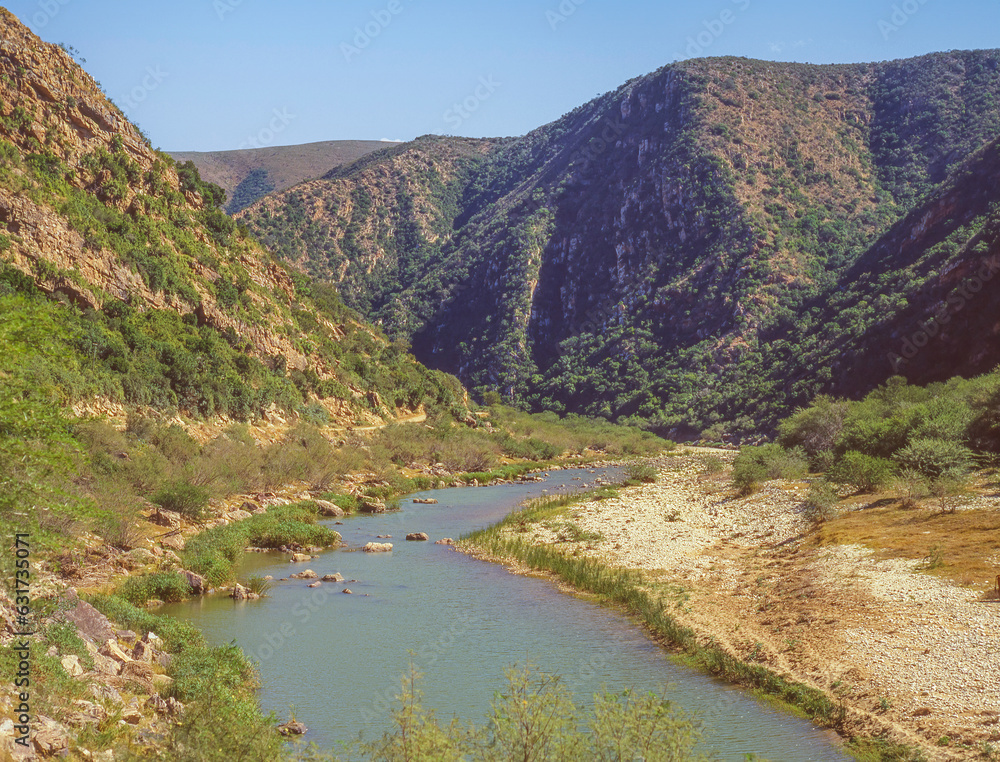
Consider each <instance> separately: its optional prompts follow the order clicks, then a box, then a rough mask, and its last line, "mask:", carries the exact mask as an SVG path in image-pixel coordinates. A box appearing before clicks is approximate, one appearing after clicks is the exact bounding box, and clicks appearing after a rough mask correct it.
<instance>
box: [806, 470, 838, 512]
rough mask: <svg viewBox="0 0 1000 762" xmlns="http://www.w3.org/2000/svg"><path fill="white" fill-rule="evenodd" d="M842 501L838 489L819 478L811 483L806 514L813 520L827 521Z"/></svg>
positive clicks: (807, 496)
mask: <svg viewBox="0 0 1000 762" xmlns="http://www.w3.org/2000/svg"><path fill="white" fill-rule="evenodd" d="M838 502H840V496H839V495H838V494H837V490H836V489H835V488H834V486H833V485H832V484H830V482H828V481H826V480H825V479H819V480H817V481H814V482H813V483H812V484H810V485H809V493H808V494H807V495H806V500H805V504H806V515H807V516H808V517H809V518H810V519H812V520H813V521H816V522H820V521H826V520H827V519H829V518H830V517H831V516H833V513H834V508H835V507H836V505H837V503H838Z"/></svg>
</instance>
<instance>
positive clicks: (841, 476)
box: [830, 450, 896, 492]
mask: <svg viewBox="0 0 1000 762" xmlns="http://www.w3.org/2000/svg"><path fill="white" fill-rule="evenodd" d="M895 473H896V465H895V464H894V463H893V462H892V461H891V460H887V459H885V458H879V457H876V456H873V455H865V454H864V453H861V452H857V451H856V450H849V451H848V452H845V453H844V454H843V456H841V458H840V459H839V460H838V461H837V463H836V464H835V465H834V467H833V468H832V469H831V470H830V478H831V479H832V480H833V481H835V482H838V483H840V484H853V485H854V486H855V487H856V488H857V489H858V490H859V491H861V492H874V491H876V490H878V489H881V488H882V487H885V486H886V485H888V484H889V482H890V481H891V480H892V477H893V476H894V475H895Z"/></svg>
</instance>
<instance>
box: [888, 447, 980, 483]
mask: <svg viewBox="0 0 1000 762" xmlns="http://www.w3.org/2000/svg"><path fill="white" fill-rule="evenodd" d="M895 460H896V461H898V462H899V463H900V464H902V465H903V466H904V467H905V468H910V469H913V470H914V471H917V472H919V473H921V474H923V475H924V476H927V477H930V478H931V479H937V478H940V477H942V476H949V477H960V476H963V475H964V474H967V473H968V472H969V469H970V468H971V466H972V451H971V450H970V449H969V448H968V447H965V446H964V445H962V444H959V443H958V442H956V441H953V440H947V439H933V438H925V439H915V440H913V441H912V442H910V443H909V444H908V445H906V447H904V448H903V449H902V450H900V451H899V452H897V453H896V455H895Z"/></svg>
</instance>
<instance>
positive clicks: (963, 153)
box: [243, 51, 1000, 431]
mask: <svg viewBox="0 0 1000 762" xmlns="http://www.w3.org/2000/svg"><path fill="white" fill-rule="evenodd" d="M998 95H1000V54H998V53H997V52H996V51H979V52H954V53H946V54H936V55H932V56H926V57H923V58H919V59H912V60H907V61H897V62H891V63H885V64H865V65H848V66H806V65H794V64H776V63H767V62H760V61H749V60H745V59H708V60H695V61H687V62H683V63H679V64H674V65H671V66H668V67H665V68H664V69H662V70H660V71H658V72H655V73H653V74H651V75H649V76H646V77H641V78H638V79H636V80H633V81H631V82H629V83H627V84H626V85H624V86H623V87H621V88H620V89H618V90H617V91H614V92H612V93H608V94H607V95H604V96H602V97H600V98H598V99H596V100H595V101H593V102H591V103H589V104H586V105H585V106H581V107H580V108H578V109H576V110H575V111H573V112H572V113H570V114H567V115H566V116H564V117H563V118H562V119H560V120H559V121H557V122H554V123H553V124H550V125H547V126H545V127H542V128H540V129H538V130H536V131H534V132H532V133H529V134H528V135H526V136H524V137H523V138H518V139H514V140H500V141H490V142H488V143H483V144H482V145H481V147H480V148H479V152H480V154H481V158H479V159H477V160H475V161H474V162H471V163H469V164H468V165H467V170H466V171H465V172H463V173H459V174H448V175H447V177H446V178H445V177H444V175H443V174H439V173H438V172H437V170H436V168H435V167H433V166H427V165H421V164H419V163H413V164H411V165H409V166H406V165H403V164H400V163H399V162H398V161H395V162H394V161H392V160H389V159H388V158H383V157H380V156H375V157H370V161H369V163H368V164H367V166H366V167H365V168H364V169H363V170H360V169H359V170H356V171H346V172H344V173H342V174H341V175H340V176H339V177H338V178H337V183H338V185H337V188H338V190H337V193H336V195H337V198H350V197H352V195H354V194H359V195H361V194H363V193H364V192H365V191H366V189H367V188H368V187H369V185H370V183H371V182H372V179H373V178H374V177H377V178H378V183H379V184H382V183H386V184H388V185H389V187H398V186H400V185H401V184H407V183H410V184H413V183H415V179H414V178H424V179H426V180H428V183H427V184H425V185H423V186H421V185H419V184H414V185H412V186H411V187H413V188H414V193H415V194H416V195H415V196H407V197H406V198H405V203H404V202H403V201H400V199H399V198H398V197H397V198H395V199H394V198H393V197H392V195H391V194H389V195H388V196H384V197H383V198H382V200H381V201H380V203H379V204H377V205H375V204H373V205H372V206H371V207H370V208H369V210H368V214H360V213H361V212H363V211H364V208H363V207H361V206H358V205H355V206H353V207H352V211H351V215H350V220H349V221H348V218H347V217H346V216H344V215H341V218H340V219H339V220H338V219H337V218H336V217H335V216H333V215H331V214H327V213H324V212H323V205H324V203H326V200H327V199H330V198H332V196H330V195H329V191H328V189H327V188H328V186H317V185H312V186H308V187H302V188H300V189H293V190H291V191H289V192H287V193H285V194H279V195H276V196H273V197H271V198H269V199H268V201H267V202H266V204H264V205H260V206H258V207H255V208H252V209H250V210H248V211H247V212H246V213H245V214H244V216H243V219H244V221H246V222H247V224H248V225H250V227H251V228H252V229H255V230H258V231H261V232H263V233H264V235H265V236H267V237H268V240H269V241H271V242H272V243H273V244H274V245H275V246H276V247H277V248H278V250H284V249H282V247H288V246H289V245H290V244H289V243H288V242H289V241H290V240H301V236H298V234H297V233H296V232H295V231H294V230H292V229H291V226H289V225H284V226H282V225H274V224H273V221H274V219H275V218H276V217H278V218H280V217H281V216H282V215H286V216H287V212H286V211H283V210H284V209H287V208H288V207H289V206H293V205H294V204H304V203H306V202H307V200H308V203H309V204H310V205H311V207H310V208H311V209H312V210H313V217H312V220H313V222H315V223H316V224H319V225H327V226H328V228H327V229H328V230H329V231H330V233H329V235H330V236H331V237H332V238H337V237H338V236H342V237H343V240H347V239H350V241H351V245H350V246H347V247H341V249H340V250H339V251H338V256H343V257H346V260H347V261H346V263H345V264H340V265H339V266H337V267H335V268H329V269H327V270H326V271H325V272H324V271H322V270H321V269H315V270H314V272H316V273H317V274H321V275H322V276H324V277H328V278H331V279H332V280H333V281H334V282H336V283H338V284H340V288H341V290H342V292H343V293H344V294H345V298H346V299H347V300H348V301H349V302H350V303H351V304H353V305H354V306H356V307H357V308H358V309H360V310H362V311H363V312H364V313H365V314H367V315H369V316H371V317H373V318H375V319H379V320H381V321H382V322H383V325H384V326H385V328H386V330H388V331H389V332H391V333H393V334H394V335H399V336H401V337H403V338H406V339H408V340H410V341H412V344H413V347H414V351H415V353H416V354H417V356H418V357H420V358H421V359H423V360H424V361H425V362H428V363H431V364H433V365H434V366H436V367H441V368H445V369H448V370H449V371H451V372H455V373H457V374H458V375H459V376H460V377H461V378H462V379H463V380H465V381H466V382H467V383H469V384H470V385H472V386H473V387H476V388H479V389H481V390H485V389H487V388H497V389H499V390H500V391H501V392H502V393H504V394H505V395H507V396H509V397H511V398H514V399H519V400H522V401H525V402H528V403H529V404H532V405H535V406H537V407H543V408H549V409H555V410H572V411H578V412H586V413H591V414H600V415H606V416H611V417H628V416H631V415H638V416H640V417H642V418H644V419H646V420H653V421H656V422H658V423H659V424H660V425H662V426H663V427H664V428H668V429H669V428H675V427H682V426H685V425H686V426H693V427H694V429H695V431H697V430H699V429H700V428H702V427H705V426H708V425H711V424H713V423H715V422H718V421H722V420H725V419H728V420H735V421H736V423H735V425H736V427H737V428H738V429H743V430H748V429H752V428H759V427H762V426H763V427H766V426H767V425H768V424H769V422H772V421H773V420H775V417H776V416H777V415H779V414H780V413H782V412H784V411H786V410H787V408H788V407H789V406H790V405H792V404H795V403H797V402H800V401H802V400H803V399H805V398H806V397H808V396H809V395H811V394H813V393H815V392H816V391H818V390H820V389H828V388H830V387H831V386H834V385H836V384H835V379H833V378H832V368H831V366H829V365H827V364H825V360H824V363H820V362H819V358H820V357H821V356H822V357H824V358H826V357H827V354H826V350H825V349H822V347H821V346H820V345H819V344H816V341H817V339H816V337H815V336H814V334H815V333H816V330H815V329H816V326H815V324H814V321H816V320H820V319H822V320H826V321H828V318H827V317H825V316H826V315H827V314H828V312H827V311H825V307H824V304H828V303H829V302H830V301H831V299H833V298H834V297H835V296H836V295H838V294H840V293H842V292H843V291H844V290H845V288H846V284H849V283H850V282H851V280H850V279H851V278H855V277H857V276H858V273H859V271H858V270H857V269H852V268H854V266H855V263H857V262H859V261H861V260H862V259H865V258H864V255H865V252H866V250H867V249H868V248H869V247H871V246H873V245H874V244H876V243H877V242H878V241H879V239H880V237H881V236H883V235H885V234H887V232H888V231H890V229H891V227H892V226H893V225H894V224H896V223H897V222H899V221H900V220H902V219H904V218H905V217H906V215H907V214H908V212H910V210H911V209H913V208H914V206H915V205H916V204H919V203H921V200H922V199H924V198H926V196H927V194H929V193H934V192H935V188H936V187H937V185H938V184H939V183H942V182H944V181H945V180H946V179H947V177H948V175H949V173H950V172H951V171H953V170H954V169H955V168H956V167H958V166H959V165H960V164H961V162H963V161H965V160H966V159H967V158H968V157H969V156H971V155H972V154H973V153H974V152H975V151H976V150H977V149H979V148H980V147H981V146H983V145H984V144H985V143H987V142H988V141H989V140H991V139H993V138H995V137H996V136H997V135H998V134H1000V98H998V97H997V96H998ZM424 142H425V143H427V142H428V141H426V140H425V141H424ZM436 145H437V146H439V147H441V148H443V149H446V150H447V151H448V152H450V153H449V155H454V154H455V153H456V147H455V146H456V145H457V142H456V141H451V140H448V139H438V140H437V142H436ZM463 145H465V146H467V145H468V144H467V142H466V143H465V144H463ZM398 150H399V151H400V152H401V153H406V152H408V151H412V152H418V151H419V150H420V149H419V143H417V144H413V145H412V146H409V147H403V148H401V149H398ZM376 167H377V169H376ZM438 178H442V179H438ZM442 184H443V185H444V186H445V187H447V188H448V193H449V194H450V197H452V198H454V199H455V200H456V203H454V204H449V205H443V204H440V203H435V204H431V206H433V208H434V209H435V212H434V214H433V218H434V219H435V220H436V221H437V224H439V225H440V229H441V230H442V231H443V234H442V236H441V237H440V239H438V240H440V241H441V242H442V243H441V245H440V246H435V247H434V249H433V251H432V253H430V254H428V253H427V250H426V248H425V246H424V243H423V241H422V240H416V241H412V240H408V239H407V238H406V237H405V236H403V235H401V234H400V231H401V230H402V229H403V228H402V227H401V226H396V227H395V228H393V227H392V226H386V225H385V224H383V223H384V221H385V220H387V219H388V220H398V219H407V218H412V217H413V215H412V214H409V213H408V212H407V211H406V209H407V208H409V207H411V206H414V205H416V206H418V207H419V204H420V199H421V198H424V199H429V198H433V194H428V193H427V192H426V188H428V187H433V188H440V187H441V186H442ZM956 203H963V202H961V201H956ZM265 209H266V212H265V211H264V210H265ZM320 220H325V222H323V221H320ZM268 225H270V227H267V226H268ZM449 226H450V229H448V228H449ZM920 245H921V244H920V243H919V242H917V243H916V244H915V246H918V247H919V246H920ZM390 250H392V251H393V252H394V254H393V255H392V256H388V257H387V256H384V254H380V253H379V252H383V253H384V252H387V251H390ZM305 251H306V249H305V248H300V249H299V250H297V251H296V252H293V253H292V254H293V255H294V256H293V258H297V259H299V260H302V259H303V258H308V257H307V256H306V255H305V253H304V252H305ZM286 253H288V252H286ZM373 253H374V254H373ZM872 256H874V255H868V257H867V259H870V258H871V257H872ZM867 259H865V261H867ZM311 261H312V262H314V263H315V261H316V258H315V257H313V258H312V260H311ZM376 263H378V264H376ZM402 263H406V264H405V266H403V265H402ZM359 264H360V265H362V266H361V267H360V268H359V267H358V265H359ZM866 319H867V320H869V321H870V320H874V319H875V317H874V316H873V315H872V316H869V317H868V318H866ZM821 325H822V324H821ZM870 327H871V325H870V324H865V325H864V326H862V327H861V328H859V331H860V332H861V333H864V331H866V330H867V329H868V328H870ZM847 335H850V334H849V333H848V334H844V336H845V337H846V336H847ZM765 337H768V341H764V340H763V339H764V338H765ZM774 337H780V338H774ZM771 339H773V341H775V342H780V344H779V345H778V346H777V347H772V346H771V345H770V343H769V341H770V340H771ZM830 341H833V339H832V338H831V340H830ZM828 343H829V342H828ZM824 346H825V345H824ZM998 359H1000V358H998ZM838 368H839V371H838V372H842V373H848V372H849V371H848V369H847V367H846V366H843V365H841V366H838ZM884 377H885V375H884V374H883V375H882V376H881V377H871V378H870V379H868V381H867V383H870V384H871V385H874V384H877V383H878V382H879V381H881V380H884ZM788 378H792V379H795V380H794V381H793V382H791V383H789V382H788V381H787V380H786V379H788Z"/></svg>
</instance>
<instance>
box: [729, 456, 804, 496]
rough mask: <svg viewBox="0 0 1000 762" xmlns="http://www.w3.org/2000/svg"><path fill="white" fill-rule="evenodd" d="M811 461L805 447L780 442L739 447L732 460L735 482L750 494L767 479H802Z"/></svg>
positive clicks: (741, 489) (745, 492)
mask: <svg viewBox="0 0 1000 762" xmlns="http://www.w3.org/2000/svg"><path fill="white" fill-rule="evenodd" d="M808 470H809V463H808V461H807V460H806V456H805V452H804V451H803V450H802V448H799V447H796V448H793V449H791V450H786V449H785V448H784V447H782V446H781V445H779V444H766V445H760V446H757V447H754V446H747V447H742V448H740V454H739V455H737V456H736V459H735V460H734V461H733V484H734V485H735V486H736V487H737V489H739V491H740V494H744V495H746V494H749V493H751V492H753V491H754V490H755V489H757V488H758V487H759V486H760V485H761V484H762V483H764V482H766V481H767V480H768V479H799V478H801V477H803V476H805V475H806V473H807V472H808Z"/></svg>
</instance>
